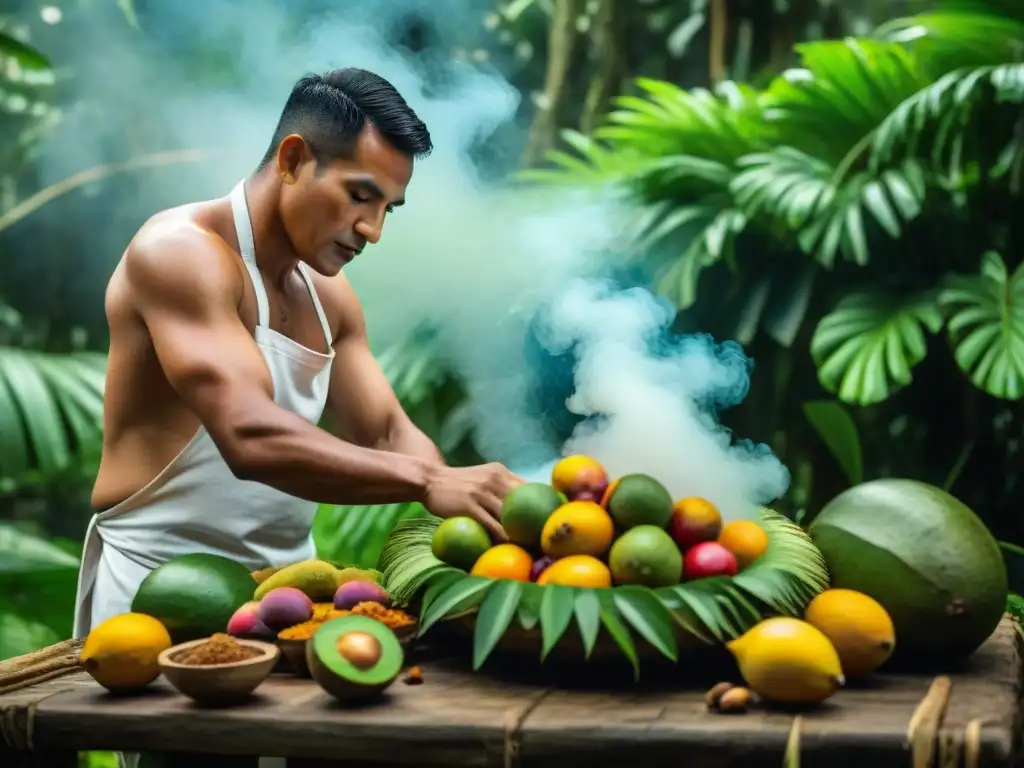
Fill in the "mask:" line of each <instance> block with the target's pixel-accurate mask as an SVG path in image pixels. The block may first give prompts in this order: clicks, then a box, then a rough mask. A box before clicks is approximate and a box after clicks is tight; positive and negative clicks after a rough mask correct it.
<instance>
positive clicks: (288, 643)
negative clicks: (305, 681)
mask: <svg viewBox="0 0 1024 768" xmlns="http://www.w3.org/2000/svg"><path fill="white" fill-rule="evenodd" d="M418 628H419V625H418V624H409V625H408V626H406V627H399V628H398V629H396V630H394V633H395V636H396V637H397V638H398V642H399V643H401V644H402V649H403V650H405V651H406V653H408V651H409V649H410V648H411V647H412V645H413V643H414V642H415V641H416V631H417V629H418ZM308 643H309V640H290V639H287V638H282V637H279V638H277V646H278V648H280V649H281V655H282V656H283V657H284V658H285V659H287V660H288V664H289V665H290V666H291V671H292V673H293V674H295V675H298V676H299V677H312V675H311V674H310V671H309V662H308V661H306V645H307V644H308Z"/></svg>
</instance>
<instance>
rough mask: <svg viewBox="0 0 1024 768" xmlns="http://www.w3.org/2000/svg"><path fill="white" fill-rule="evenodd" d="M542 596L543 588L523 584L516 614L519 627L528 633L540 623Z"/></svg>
mask: <svg viewBox="0 0 1024 768" xmlns="http://www.w3.org/2000/svg"><path fill="white" fill-rule="evenodd" d="M543 596H544V588H543V587H539V586H537V585H536V584H532V583H527V582H523V595H522V597H520V598H519V610H518V612H517V613H516V616H517V618H518V619H519V626H521V627H522V628H523V629H525V630H527V631H529V630H531V629H533V628H534V627H535V626H537V622H538V621H540V601H541V598H542V597H543Z"/></svg>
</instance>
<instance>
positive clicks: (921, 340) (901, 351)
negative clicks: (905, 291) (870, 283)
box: [811, 292, 942, 405]
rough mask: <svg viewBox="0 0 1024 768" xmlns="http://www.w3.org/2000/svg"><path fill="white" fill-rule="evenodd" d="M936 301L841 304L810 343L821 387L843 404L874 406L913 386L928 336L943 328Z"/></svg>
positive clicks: (863, 299) (876, 298) (881, 298)
mask: <svg viewBox="0 0 1024 768" xmlns="http://www.w3.org/2000/svg"><path fill="white" fill-rule="evenodd" d="M936 298H937V297H936V295H935V294H934V293H931V292H928V293H924V294H919V295H917V296H909V297H895V296H888V295H884V294H876V293H856V294H852V295H849V296H847V297H846V298H844V299H843V300H842V301H840V302H839V304H838V305H837V306H836V308H835V309H833V310H832V311H831V312H830V313H829V314H827V315H825V317H823V318H822V319H821V321H820V322H819V323H818V327H817V328H816V329H815V331H814V336H813V338H812V339H811V354H812V356H813V357H814V361H815V363H816V364H817V366H818V378H819V379H820V381H821V383H822V385H823V386H824V387H825V388H826V389H828V390H829V391H830V392H835V393H837V394H838V396H839V399H840V400H843V401H845V402H849V403H856V404H857V405H871V404H872V403H877V402H881V401H882V400H884V399H886V398H887V397H888V396H889V395H890V394H892V392H893V391H894V390H896V389H898V388H900V387H904V386H906V385H907V384H909V383H910V382H911V379H912V376H911V373H910V371H911V368H913V367H914V366H915V365H917V364H918V363H919V362H921V360H923V359H924V357H925V354H927V343H926V340H925V335H924V334H925V331H926V330H927V331H929V332H931V333H937V332H938V330H939V329H940V328H941V326H942V315H941V313H940V311H939V307H938V303H937V301H936Z"/></svg>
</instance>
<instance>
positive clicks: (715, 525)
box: [668, 496, 722, 552]
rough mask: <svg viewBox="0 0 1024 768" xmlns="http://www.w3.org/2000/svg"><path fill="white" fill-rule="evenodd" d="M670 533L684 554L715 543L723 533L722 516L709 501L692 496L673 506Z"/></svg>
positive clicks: (669, 526) (680, 500)
mask: <svg viewBox="0 0 1024 768" xmlns="http://www.w3.org/2000/svg"><path fill="white" fill-rule="evenodd" d="M668 530H669V533H671V534H672V538H673V539H674V540H675V542H676V544H678V545H679V548H680V549H682V550H683V551H684V552H685V551H686V550H688V549H689V548H690V547H693V546H696V545H697V544H700V543H702V542H705V541H715V540H716V539H717V538H718V534H719V533H721V531H722V516H721V514H719V512H718V509H717V508H716V507H715V505H714V504H712V503H711V502H710V501H708V500H707V499H701V498H698V497H696V496H690V497H687V498H685V499H679V501H677V502H676V503H675V504H673V505H672V517H670V518H669V524H668Z"/></svg>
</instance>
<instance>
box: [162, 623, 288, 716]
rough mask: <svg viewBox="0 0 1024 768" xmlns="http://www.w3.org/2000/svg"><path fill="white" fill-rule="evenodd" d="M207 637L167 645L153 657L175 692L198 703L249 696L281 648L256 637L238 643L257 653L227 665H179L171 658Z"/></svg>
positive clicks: (273, 662) (278, 655)
mask: <svg viewBox="0 0 1024 768" xmlns="http://www.w3.org/2000/svg"><path fill="white" fill-rule="evenodd" d="M208 639H209V638H205V637H204V638H202V639H199V640H192V641H190V642H187V643H180V644H178V645H175V646H172V647H170V648H168V649H167V650H166V651H164V652H163V653H161V654H160V656H159V657H157V663H158V664H159V665H160V671H161V672H163V675H164V677H166V678H167V682H169V683H170V684H171V685H172V686H174V688H175V689H177V690H178V692H179V693H182V694H184V695H185V696H188V697H189V698H190V699H193V700H194V701H197V702H199V703H200V704H233V703H236V702H238V701H241V700H243V699H245V698H246V697H248V696H249V694H251V693H252V692H253V691H254V690H256V688H257V687H259V685H260V683H262V682H263V681H264V680H266V679H267V677H269V676H270V673H271V671H272V670H273V669H274V665H275V664H276V663H277V660H278V658H279V657H280V655H281V651H280V650H279V649H278V647H277V646H276V645H275V644H273V643H264V642H260V641H258V640H241V639H238V638H236V640H238V642H239V643H240V644H242V645H244V646H246V647H247V648H254V649H255V650H257V651H259V652H260V655H259V656H254V657H253V658H251V659H246V660H245V661H236V662H232V663H230V664H207V665H203V666H195V665H191V664H179V663H178V662H176V661H175V660H174V659H175V657H176V656H177V655H178V654H179V653H181V652H182V651H185V650H187V649H189V648H192V647H194V646H197V645H201V644H202V643H205V642H206V641H207V640H208Z"/></svg>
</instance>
